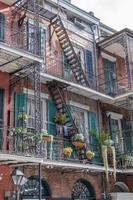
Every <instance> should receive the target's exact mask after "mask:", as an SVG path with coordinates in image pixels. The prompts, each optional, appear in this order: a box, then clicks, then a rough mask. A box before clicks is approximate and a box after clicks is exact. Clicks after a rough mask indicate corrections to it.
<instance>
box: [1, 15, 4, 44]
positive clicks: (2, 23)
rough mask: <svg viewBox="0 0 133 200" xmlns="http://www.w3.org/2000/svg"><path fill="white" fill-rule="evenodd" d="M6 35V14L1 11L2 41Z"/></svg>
mask: <svg viewBox="0 0 133 200" xmlns="http://www.w3.org/2000/svg"><path fill="white" fill-rule="evenodd" d="M4 36H5V15H4V14H3V13H0V41H3V40H4Z"/></svg>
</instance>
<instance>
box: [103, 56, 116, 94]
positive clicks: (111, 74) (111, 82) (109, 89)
mask: <svg viewBox="0 0 133 200" xmlns="http://www.w3.org/2000/svg"><path fill="white" fill-rule="evenodd" d="M103 65H104V76H105V92H106V93H107V94H114V93H116V90H117V84H116V64H115V62H111V61H110V60H107V59H103Z"/></svg>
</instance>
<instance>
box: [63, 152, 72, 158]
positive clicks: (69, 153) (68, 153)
mask: <svg viewBox="0 0 133 200" xmlns="http://www.w3.org/2000/svg"><path fill="white" fill-rule="evenodd" d="M71 154H72V153H71V152H67V153H64V155H65V156H66V157H70V156H71Z"/></svg>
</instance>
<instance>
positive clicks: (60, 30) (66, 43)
mask: <svg viewBox="0 0 133 200" xmlns="http://www.w3.org/2000/svg"><path fill="white" fill-rule="evenodd" d="M51 25H52V26H53V28H54V31H55V33H56V35H57V38H58V40H59V43H60V46H61V48H62V50H63V53H64V55H65V56H66V58H67V60H68V63H69V64H70V66H71V70H72V72H73V75H74V77H75V79H76V81H77V82H78V83H80V84H81V85H84V86H88V85H89V84H88V81H87V79H86V77H85V74H84V71H83V69H82V65H81V62H80V60H79V58H78V56H77V54H76V53H75V50H74V48H73V45H72V43H71V41H70V39H69V36H68V33H67V31H66V29H65V27H64V24H63V22H62V20H61V18H60V16H58V15H57V16H56V17H55V18H54V19H52V20H51Z"/></svg>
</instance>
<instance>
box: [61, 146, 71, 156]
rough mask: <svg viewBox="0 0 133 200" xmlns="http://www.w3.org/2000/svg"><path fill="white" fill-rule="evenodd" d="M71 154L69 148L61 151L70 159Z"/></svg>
mask: <svg viewBox="0 0 133 200" xmlns="http://www.w3.org/2000/svg"><path fill="white" fill-rule="evenodd" d="M72 152H73V150H72V148H71V147H65V148H64V149H63V153H64V155H65V156H68V157H70V156H71V154H72Z"/></svg>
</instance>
